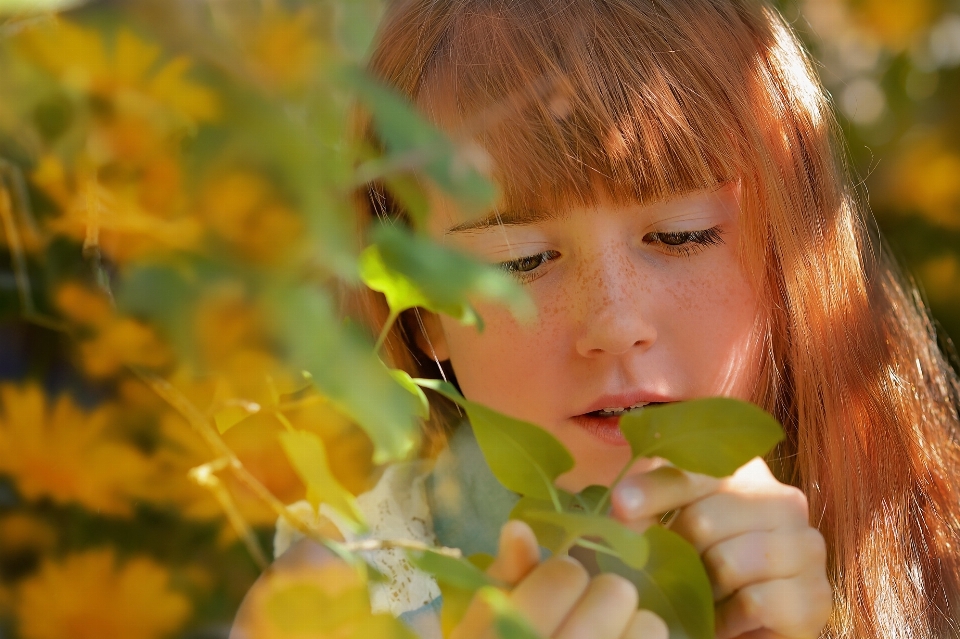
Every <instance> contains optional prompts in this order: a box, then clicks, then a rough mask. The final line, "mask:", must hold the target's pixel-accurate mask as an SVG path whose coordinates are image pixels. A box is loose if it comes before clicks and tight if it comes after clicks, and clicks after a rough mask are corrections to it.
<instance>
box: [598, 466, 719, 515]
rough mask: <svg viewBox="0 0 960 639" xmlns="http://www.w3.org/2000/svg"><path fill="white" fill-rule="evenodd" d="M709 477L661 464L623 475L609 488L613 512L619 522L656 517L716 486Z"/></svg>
mask: <svg viewBox="0 0 960 639" xmlns="http://www.w3.org/2000/svg"><path fill="white" fill-rule="evenodd" d="M719 486H720V482H719V480H717V479H714V478H713V477H708V476H706V475H698V474H696V473H687V472H684V471H682V470H680V469H678V468H673V467H671V466H665V467H662V468H657V469H656V470H652V471H650V472H647V473H642V474H639V475H631V476H629V477H626V478H625V479H623V480H622V481H621V482H620V483H619V484H617V486H616V487H615V488H614V490H613V495H612V496H611V502H612V504H613V515H614V517H616V518H617V519H619V520H620V521H623V522H628V521H632V520H639V519H649V518H656V517H658V516H659V515H660V514H661V513H665V512H667V511H668V510H673V509H675V508H680V507H681V506H684V505H686V504H689V503H690V502H693V501H696V500H698V499H701V498H702V497H704V496H705V495H708V494H710V493H711V492H713V491H715V490H717V489H718V488H719Z"/></svg>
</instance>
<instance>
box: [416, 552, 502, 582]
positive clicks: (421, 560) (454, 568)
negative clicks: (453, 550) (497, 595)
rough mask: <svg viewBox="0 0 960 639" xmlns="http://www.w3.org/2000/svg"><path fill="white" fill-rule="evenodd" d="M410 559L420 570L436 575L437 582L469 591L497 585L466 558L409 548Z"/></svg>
mask: <svg viewBox="0 0 960 639" xmlns="http://www.w3.org/2000/svg"><path fill="white" fill-rule="evenodd" d="M407 555H408V556H409V558H410V561H411V562H412V563H413V565H415V566H416V567H417V568H419V569H420V570H423V571H424V572H428V573H430V574H431V575H433V576H434V577H436V579H437V581H438V582H442V583H445V584H450V585H451V586H454V587H456V588H462V589H464V590H469V591H471V592H473V591H475V590H479V589H480V588H483V587H484V586H495V585H499V584H498V582H497V581H496V580H495V579H493V578H491V577H489V576H488V575H487V574H486V573H485V572H483V571H482V570H480V569H479V568H477V567H476V566H475V565H473V564H472V563H471V562H470V561H469V560H468V559H457V558H456V557H451V556H449V555H443V554H441V553H438V552H424V551H420V550H411V551H408V552H407Z"/></svg>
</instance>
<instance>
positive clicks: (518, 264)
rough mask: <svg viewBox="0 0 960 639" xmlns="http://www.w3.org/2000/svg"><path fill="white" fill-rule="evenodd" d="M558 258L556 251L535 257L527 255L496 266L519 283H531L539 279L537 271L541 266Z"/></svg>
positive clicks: (558, 254) (538, 254) (545, 252)
mask: <svg viewBox="0 0 960 639" xmlns="http://www.w3.org/2000/svg"><path fill="white" fill-rule="evenodd" d="M558 257H560V253H558V252H557V251H544V252H542V253H537V254H536V255H527V256H526V257H519V258H517V259H515V260H510V261H508V262H500V264H499V265H498V266H499V267H500V268H502V269H503V270H505V271H506V272H508V273H510V274H511V275H514V276H515V277H516V278H517V279H519V280H520V281H521V282H531V281H533V280H535V279H536V278H537V277H539V273H537V271H538V269H539V268H540V267H541V266H543V265H544V264H546V263H547V262H550V261H552V260H555V259H557V258H558Z"/></svg>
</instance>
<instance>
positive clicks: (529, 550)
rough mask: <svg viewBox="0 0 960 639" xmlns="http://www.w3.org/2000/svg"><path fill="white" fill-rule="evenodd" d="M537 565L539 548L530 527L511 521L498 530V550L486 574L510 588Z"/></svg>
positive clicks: (520, 522)
mask: <svg viewBox="0 0 960 639" xmlns="http://www.w3.org/2000/svg"><path fill="white" fill-rule="evenodd" d="M539 563H540V546H539V545H538V544H537V538H536V536H535V535H534V534H533V531H532V530H531V529H530V526H528V525H527V524H525V523H524V522H522V521H517V520H512V521H508V522H507V523H505V524H504V525H503V528H501V529H500V549H499V551H498V552H497V558H496V559H495V560H494V562H493V563H492V564H490V567H489V568H488V569H487V574H488V575H490V576H491V577H493V578H494V579H498V580H500V581H502V582H504V583H505V584H507V585H508V586H511V587H512V586H515V585H516V584H517V583H518V582H519V581H520V580H521V579H523V578H524V577H526V576H527V574H528V573H529V572H530V571H531V570H533V569H534V568H535V567H536V565H537V564H539Z"/></svg>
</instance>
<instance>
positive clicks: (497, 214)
mask: <svg viewBox="0 0 960 639" xmlns="http://www.w3.org/2000/svg"><path fill="white" fill-rule="evenodd" d="M562 215H563V212H562V211H558V210H544V209H517V210H504V211H494V212H493V213H491V214H489V215H485V216H483V217H481V218H479V219H476V220H470V221H467V222H463V223H461V224H457V225H456V226H451V227H450V228H448V229H447V230H446V234H450V233H465V232H470V231H481V230H483V229H488V228H490V227H492V226H524V225H527V224H536V223H538V222H545V221H547V220H554V219H557V218H559V217H561V216H562Z"/></svg>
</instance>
